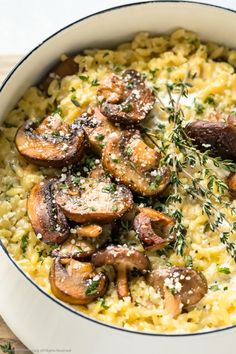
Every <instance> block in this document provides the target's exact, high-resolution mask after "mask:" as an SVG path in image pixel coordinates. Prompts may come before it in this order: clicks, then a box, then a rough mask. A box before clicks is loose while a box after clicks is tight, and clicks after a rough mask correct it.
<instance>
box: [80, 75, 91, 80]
mask: <svg viewBox="0 0 236 354" xmlns="http://www.w3.org/2000/svg"><path fill="white" fill-rule="evenodd" d="M79 78H80V80H82V81H88V79H89V76H86V75H79Z"/></svg>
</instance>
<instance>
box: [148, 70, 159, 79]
mask: <svg viewBox="0 0 236 354" xmlns="http://www.w3.org/2000/svg"><path fill="white" fill-rule="evenodd" d="M158 70H159V69H153V70H149V73H150V75H152V77H154V76H155V74H156V72H157V71H158Z"/></svg>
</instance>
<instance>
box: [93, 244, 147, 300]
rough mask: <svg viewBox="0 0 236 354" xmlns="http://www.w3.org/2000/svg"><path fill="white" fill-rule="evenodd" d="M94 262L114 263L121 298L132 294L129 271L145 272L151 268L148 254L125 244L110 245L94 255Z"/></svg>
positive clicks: (98, 265)
mask: <svg viewBox="0 0 236 354" xmlns="http://www.w3.org/2000/svg"><path fill="white" fill-rule="evenodd" d="M92 263H93V264H94V265H95V266H96V267H101V266H103V265H105V264H108V265H112V266H113V267H114V269H115V270H116V282H117V292H118V296H119V298H121V299H122V298H124V297H126V296H129V295H130V292H129V285H128V274H127V273H128V271H129V270H132V269H136V270H139V271H140V272H141V273H142V274H145V273H146V272H147V271H148V270H149V269H150V262H149V259H148V257H147V256H145V255H144V254H142V253H141V252H139V251H136V250H135V249H131V248H127V247H123V246H108V247H107V248H106V249H104V250H102V251H98V252H97V253H95V254H94V255H93V256H92Z"/></svg>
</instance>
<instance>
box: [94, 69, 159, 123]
mask: <svg viewBox="0 0 236 354" xmlns="http://www.w3.org/2000/svg"><path fill="white" fill-rule="evenodd" d="M98 98H99V101H100V102H101V112H102V113H103V114H104V115H105V116H107V117H108V118H109V119H111V120H113V121H115V122H118V123H122V124H125V125H132V124H138V123H140V122H141V121H142V120H143V119H144V118H145V117H146V116H147V114H148V113H149V112H150V111H151V109H152V108H153V105H154V103H155V97H154V95H153V94H152V92H151V90H149V88H147V86H146V85H145V82H144V78H143V76H142V75H141V74H140V73H139V72H137V71H136V70H126V71H125V72H124V73H123V75H122V78H119V77H118V76H116V75H114V74H113V75H112V76H111V77H109V78H108V79H107V80H106V81H105V82H104V84H103V86H101V87H100V88H99V90H98Z"/></svg>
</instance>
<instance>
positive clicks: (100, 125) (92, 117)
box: [80, 108, 120, 156]
mask: <svg viewBox="0 0 236 354" xmlns="http://www.w3.org/2000/svg"><path fill="white" fill-rule="evenodd" d="M80 119H81V122H82V126H83V129H84V131H85V133H86V136H87V138H88V141H89V144H90V146H91V148H92V149H93V151H94V152H95V153H96V154H98V155H99V156H101V154H102V150H103V148H104V146H105V145H106V143H107V139H108V137H109V135H110V134H111V133H114V132H118V131H120V129H119V128H118V127H117V126H115V125H114V124H113V123H111V122H110V121H109V120H108V119H107V117H105V116H104V115H103V114H102V113H101V112H100V110H99V109H98V108H95V109H94V111H92V112H91V113H85V114H83V115H82V116H81V117H80Z"/></svg>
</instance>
